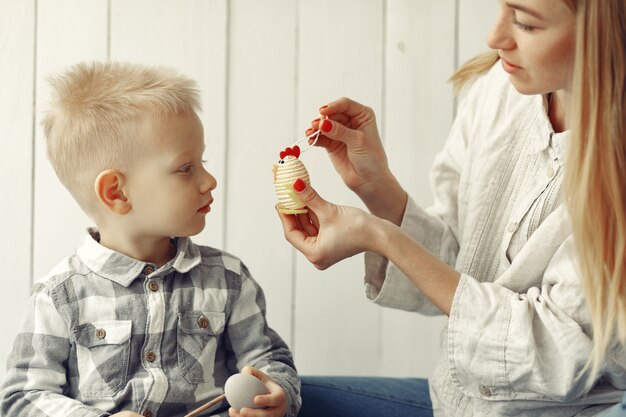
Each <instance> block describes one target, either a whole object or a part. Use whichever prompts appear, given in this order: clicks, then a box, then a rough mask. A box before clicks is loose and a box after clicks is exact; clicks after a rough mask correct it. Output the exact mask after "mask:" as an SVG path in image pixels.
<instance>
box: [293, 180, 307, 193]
mask: <svg viewBox="0 0 626 417" xmlns="http://www.w3.org/2000/svg"><path fill="white" fill-rule="evenodd" d="M293 188H294V190H296V191H297V192H300V191H302V190H304V189H305V188H306V183H305V182H304V181H302V180H301V179H300V178H298V179H297V180H295V181H294V183H293Z"/></svg>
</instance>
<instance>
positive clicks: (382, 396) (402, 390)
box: [299, 376, 433, 417]
mask: <svg viewBox="0 0 626 417" xmlns="http://www.w3.org/2000/svg"><path fill="white" fill-rule="evenodd" d="M432 415H433V410H432V405H431V403H430V396H429V394H428V381H427V380H426V379H418V378H376V377H349V376H346V377H327V376H309V377H307V376H305V377H302V408H301V410H300V414H299V417H321V416H323V417H381V416H385V417H432Z"/></svg>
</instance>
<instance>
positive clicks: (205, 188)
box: [200, 170, 217, 194]
mask: <svg viewBox="0 0 626 417" xmlns="http://www.w3.org/2000/svg"><path fill="white" fill-rule="evenodd" d="M215 187H217V180H216V179H215V177H214V176H213V175H211V174H210V173H209V172H208V171H207V170H204V175H203V176H202V183H201V188H200V192H201V193H202V194H205V193H208V192H210V191H213V190H215Z"/></svg>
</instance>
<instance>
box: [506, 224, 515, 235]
mask: <svg viewBox="0 0 626 417" xmlns="http://www.w3.org/2000/svg"><path fill="white" fill-rule="evenodd" d="M516 229H517V223H515V222H511V223H509V224H507V225H506V231H507V232H509V233H513V232H514V231H515V230H516Z"/></svg>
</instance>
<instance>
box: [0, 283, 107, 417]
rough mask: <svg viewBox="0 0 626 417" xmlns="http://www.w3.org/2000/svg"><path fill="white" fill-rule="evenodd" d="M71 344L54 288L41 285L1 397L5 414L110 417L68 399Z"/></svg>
mask: <svg viewBox="0 0 626 417" xmlns="http://www.w3.org/2000/svg"><path fill="white" fill-rule="evenodd" d="M69 350H70V340H69V333H68V329H67V325H66V323H65V321H64V320H63V318H62V317H61V316H60V314H59V312H58V311H57V309H56V308H55V305H54V302H53V300H52V298H51V296H50V293H49V291H48V289H47V288H46V287H45V286H43V285H41V284H37V285H36V286H35V287H34V289H33V293H32V295H31V297H30V299H29V302H28V305H27V308H26V314H25V316H24V321H23V323H22V326H21V329H20V332H19V333H18V335H17V337H16V339H15V342H14V345H13V351H12V352H11V354H10V356H9V359H8V360H7V374H6V376H5V378H4V381H3V383H2V387H1V392H0V415H4V416H11V417H27V416H28V417H31V416H32V417H35V416H37V417H41V416H50V417H56V416H59V415H63V416H68V417H78V416H85V417H100V416H108V415H109V414H108V413H106V412H103V411H102V410H98V409H95V408H93V407H88V406H86V405H85V404H83V403H81V402H80V401H77V400H74V399H72V398H69V397H67V396H65V395H63V394H64V392H65V390H66V388H67V383H68V381H67V379H66V378H67V377H66V375H67V369H66V368H65V365H66V364H67V361H68V357H69Z"/></svg>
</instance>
